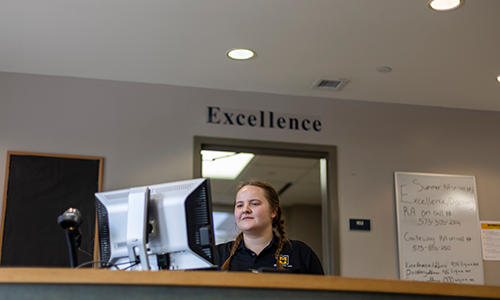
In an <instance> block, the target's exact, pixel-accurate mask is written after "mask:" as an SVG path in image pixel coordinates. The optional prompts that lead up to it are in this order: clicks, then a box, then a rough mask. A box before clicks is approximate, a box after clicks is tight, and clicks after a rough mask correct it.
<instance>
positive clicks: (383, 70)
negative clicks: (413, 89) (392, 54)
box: [377, 66, 392, 73]
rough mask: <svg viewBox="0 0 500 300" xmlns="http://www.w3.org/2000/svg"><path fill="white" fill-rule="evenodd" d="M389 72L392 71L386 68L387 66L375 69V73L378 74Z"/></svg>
mask: <svg viewBox="0 0 500 300" xmlns="http://www.w3.org/2000/svg"><path fill="white" fill-rule="evenodd" d="M390 71H392V69H391V67H388V66H383V67H378V68H377V72H380V73H389V72H390Z"/></svg>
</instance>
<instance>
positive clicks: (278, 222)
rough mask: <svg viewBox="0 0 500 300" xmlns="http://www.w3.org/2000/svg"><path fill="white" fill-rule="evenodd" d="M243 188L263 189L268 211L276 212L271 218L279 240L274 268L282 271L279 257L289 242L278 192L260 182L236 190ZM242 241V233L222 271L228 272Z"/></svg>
mask: <svg viewBox="0 0 500 300" xmlns="http://www.w3.org/2000/svg"><path fill="white" fill-rule="evenodd" d="M245 186H256V187H260V188H261V189H263V190H264V196H265V198H266V200H267V202H268V203H269V207H270V209H271V210H272V211H275V212H276V216H275V217H274V218H273V223H272V226H273V230H274V233H275V234H276V235H277V237H278V238H279V241H278V249H277V250H276V253H275V254H274V257H275V258H276V268H278V269H284V267H283V265H282V264H281V263H280V262H279V255H280V253H281V251H282V250H283V247H284V246H285V244H286V243H289V242H290V241H289V240H288V237H287V235H286V229H285V216H284V211H283V208H281V206H280V198H279V195H278V192H277V191H276V189H274V187H273V186H272V185H270V184H269V183H267V182H264V181H260V180H250V181H245V182H243V183H241V184H240V185H239V186H238V188H237V192H239V191H240V190H241V189H242V188H243V187H245ZM242 240H243V233H240V234H239V235H238V236H237V237H236V240H235V241H234V242H233V247H232V249H231V253H230V254H229V257H228V259H226V261H225V262H224V264H223V265H222V267H221V270H222V271H227V270H229V266H230V265H231V259H232V258H233V255H234V253H236V250H237V249H238V247H239V246H240V244H241V241H242Z"/></svg>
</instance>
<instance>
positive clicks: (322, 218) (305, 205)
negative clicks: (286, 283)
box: [193, 137, 340, 275]
mask: <svg viewBox="0 0 500 300" xmlns="http://www.w3.org/2000/svg"><path fill="white" fill-rule="evenodd" d="M201 150H214V151H232V152H236V153H240V152H247V153H253V154H254V155H255V157H254V159H253V160H252V161H251V162H250V164H253V165H254V166H253V167H252V168H247V170H250V171H247V172H246V173H244V174H241V175H240V176H239V178H237V179H236V180H233V181H230V182H229V184H228V182H227V181H226V182H225V183H222V182H217V180H213V183H212V186H213V188H212V189H213V191H212V194H213V195H214V199H216V198H217V200H216V201H215V200H214V210H217V211H220V212H226V213H228V214H230V215H231V214H232V209H233V207H232V205H233V202H234V190H235V188H236V186H237V185H238V183H239V182H240V181H241V180H247V179H249V178H255V177H258V179H261V180H265V181H267V182H269V183H271V184H272V185H273V186H274V187H275V188H276V189H277V190H278V191H279V192H281V195H280V198H282V201H283V203H282V205H283V206H284V209H285V212H286V216H287V223H288V225H287V229H288V231H289V234H290V237H291V238H292V239H299V240H303V241H304V242H306V243H307V244H310V246H311V248H313V249H314V250H315V252H316V253H317V254H318V256H320V258H321V260H322V263H323V268H324V269H325V273H326V274H328V275H340V255H339V242H338V241H339V228H338V199H337V164H336V160H337V159H336V147H334V146H325V145H308V144H295V143H281V142H264V141H254V140H241V139H225V138H210V137H195V138H194V153H193V176H194V177H201V176H202V160H201V154H200V152H201ZM270 164H272V165H274V166H275V167H278V168H273V169H272V170H271V171H270V172H271V173H270V174H263V173H262V172H264V173H265V172H266V171H265V170H266V168H265V166H266V165H270ZM287 168H288V171H287ZM276 170H277V171H276ZM272 172H275V174H273V173H272ZM283 172H288V174H286V175H285V174H284V173H283ZM262 175H264V176H262ZM294 185H295V186H294ZM301 185H302V187H301ZM314 185H317V186H316V189H315V190H314ZM287 190H288V191H287ZM294 190H295V191H294ZM287 193H288V197H287V196H286V194H287ZM298 199H307V200H309V201H308V202H307V201H306V202H304V201H302V200H300V201H299V200H298ZM219 217H220V216H219ZM221 218H222V217H221ZM301 222H302V223H301ZM315 222H316V224H314V223H315ZM230 224H231V223H230V222H226V226H227V225H229V227H228V229H229V230H231V228H230V227H231V225H230ZM306 225H307V226H306ZM315 226H316V227H315ZM233 233H234V231H233ZM307 233H309V235H310V236H309V237H306V238H304V236H307ZM314 234H316V238H315V237H314ZM308 240H309V241H308ZM314 240H320V241H319V243H317V242H314ZM318 247H319V248H320V250H318ZM315 248H316V249H315Z"/></svg>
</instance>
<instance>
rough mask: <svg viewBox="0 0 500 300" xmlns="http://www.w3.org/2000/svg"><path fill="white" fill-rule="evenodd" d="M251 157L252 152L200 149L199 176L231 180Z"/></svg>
mask: <svg viewBox="0 0 500 300" xmlns="http://www.w3.org/2000/svg"><path fill="white" fill-rule="evenodd" d="M253 157H254V155H253V154H252V153H241V152H227V151H211V150H201V159H202V165H201V173H202V175H201V176H202V177H209V178H214V179H227V180H233V179H235V178H236V177H238V175H240V173H241V171H243V170H244V169H245V167H246V166H247V165H248V163H249V162H250V161H251V160H252V158H253Z"/></svg>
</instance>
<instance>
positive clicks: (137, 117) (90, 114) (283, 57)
mask: <svg viewBox="0 0 500 300" xmlns="http://www.w3.org/2000/svg"><path fill="white" fill-rule="evenodd" d="M458 2H459V3H460V5H459V7H457V8H456V9H453V10H444V11H440V10H435V9H433V8H432V7H431V6H430V4H429V1H428V0H380V1H372V0H309V1H300V0H273V1H260V0H259V1H252V2H251V3H249V2H247V1H239V0H237V1H235V0H231V1H230V0H215V1H198V0H194V1H160V2H158V1H153V0H143V1H137V2H133V1H118V0H104V1H102V0H101V1H96V0H90V1H70V2H69V1H61V0H48V1H34V0H26V1H15V2H12V1H2V2H0V170H6V169H7V168H8V166H7V160H6V157H7V152H8V151H23V152H33V153H56V154H67V155H86V156H95V157H103V158H104V160H103V162H104V165H103V178H102V179H103V180H102V182H103V184H102V190H103V191H111V190H118V189H124V188H129V187H136V186H145V185H149V184H159V183H164V182H171V181H178V180H186V179H192V178H195V177H199V176H200V174H199V173H198V172H199V165H200V164H201V162H202V157H201V153H199V152H197V151H198V148H197V145H196V140H195V138H197V137H203V138H213V139H227V140H243V141H248V143H254V144H255V145H259V147H261V146H262V147H265V146H264V145H265V143H269V144H272V143H290V144H295V145H307V146H308V147H311V148H314V147H317V148H318V149H322V148H321V147H331V148H335V149H336V155H335V157H330V158H328V161H329V163H332V164H334V166H335V167H334V168H333V167H332V168H331V169H329V171H328V172H330V173H329V177H328V178H329V179H328V180H333V181H332V182H330V183H329V188H328V195H327V196H325V195H323V196H324V197H327V198H322V194H321V178H320V173H321V163H320V162H319V161H320V159H319V158H317V159H313V158H303V157H302V158H300V157H280V156H279V155H257V156H256V157H254V158H253V160H252V161H251V162H250V163H249V165H248V169H246V171H244V172H243V173H241V174H240V175H239V176H238V177H237V178H236V179H234V180H231V181H225V180H222V179H220V180H217V179H214V180H213V183H212V184H213V195H214V210H217V211H220V212H228V213H232V209H233V205H234V202H233V201H234V196H235V194H234V189H235V187H236V186H237V183H238V182H239V181H244V180H246V179H250V178H255V177H257V178H263V179H265V180H268V181H269V182H270V183H272V184H273V185H274V186H275V188H276V189H277V190H281V189H283V188H285V189H284V190H283V192H282V197H283V201H289V202H284V203H288V204H285V205H284V206H285V210H286V209H287V208H288V212H287V214H288V215H287V216H288V217H289V221H290V223H289V224H290V227H289V230H290V232H292V233H293V234H292V235H293V236H296V238H297V239H307V238H312V239H314V240H315V241H317V242H318V244H317V245H314V246H313V245H311V246H312V247H314V248H315V249H317V251H316V250H315V251H316V252H317V254H318V256H320V257H321V259H322V260H323V263H324V264H325V265H328V266H329V267H328V268H325V269H327V270H328V271H327V273H328V274H327V275H335V276H340V277H346V278H363V279H382V280H386V279H387V280H399V279H403V278H402V276H403V275H402V274H400V273H401V272H400V264H401V262H400V261H399V250H398V219H397V214H398V207H397V205H396V196H397V192H396V185H395V173H397V172H415V173H425V174H452V175H467V176H473V177H474V180H475V181H474V182H475V189H476V195H475V196H476V197H477V220H478V222H481V221H491V222H500V206H499V205H498V203H499V196H498V195H499V194H500V185H499V184H498V183H499V182H500V159H499V153H500V138H499V137H500V102H499V99H500V57H499V55H498V49H500V39H498V28H499V25H500V18H499V17H498V15H499V12H500V1H497V0H474V1H470V0H464V1H458ZM240 48H241V49H247V50H251V51H252V54H251V57H250V58H249V59H242V58H241V57H236V58H234V57H233V58H232V57H231V53H230V50H232V49H240ZM221 150H223V149H221ZM197 166H198V167H197ZM332 170H334V171H332ZM0 174H1V175H0V181H4V182H7V180H6V175H5V174H4V172H0ZM2 179H3V180H2ZM287 184H290V185H289V186H288V187H286V186H287ZM287 189H288V190H287ZM6 192H7V191H6V190H5V186H4V185H1V186H0V193H1V194H2V195H4V198H5V197H6ZM322 199H323V200H322ZM325 199H326V200H325ZM324 201H327V202H324ZM325 203H327V204H328V205H329V208H328V210H325V209H326V208H325V206H324V205H325ZM61 213H62V212H61ZM325 214H326V215H327V218H325ZM317 216H320V217H317ZM326 219H328V220H330V221H328V222H326V221H324V222H323V223H321V222H322V220H326ZM350 220H369V221H370V229H369V230H353V229H352V227H351V226H350ZM301 222H304V223H306V224H308V226H309V225H311V226H313V225H312V224H313V223H314V222H316V223H318V224H316V225H314V226H315V227H314V228H316V229H314V230H312V229H308V230H307V231H306V232H304V228H305V227H304V226H305V225H300V224H301ZM318 227H319V229H318ZM325 230H326V231H325ZM313 231H314V234H312V232H313ZM322 231H323V233H322ZM477 231H478V232H479V226H478V227H477ZM458 232H460V230H459V231H458ZM314 235H315V236H314ZM325 235H327V236H326V237H325ZM334 237H335V238H334ZM315 241H312V240H311V241H310V242H308V243H316V242H315ZM324 243H332V244H333V245H330V246H331V247H330V246H328V247H326V246H325V245H323V244H324ZM325 247H326V248H325ZM325 249H326V251H325ZM332 249H334V250H335V251H334V250H332ZM332 251H333V252H335V253H333V252H332ZM325 257H326V260H328V262H325ZM480 261H481V263H482V265H483V274H484V285H488V286H500V261H499V260H483V259H481V260H480ZM330 264H331V265H332V267H331V268H330ZM333 265H334V266H333Z"/></svg>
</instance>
